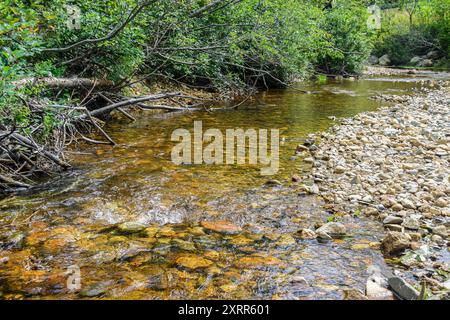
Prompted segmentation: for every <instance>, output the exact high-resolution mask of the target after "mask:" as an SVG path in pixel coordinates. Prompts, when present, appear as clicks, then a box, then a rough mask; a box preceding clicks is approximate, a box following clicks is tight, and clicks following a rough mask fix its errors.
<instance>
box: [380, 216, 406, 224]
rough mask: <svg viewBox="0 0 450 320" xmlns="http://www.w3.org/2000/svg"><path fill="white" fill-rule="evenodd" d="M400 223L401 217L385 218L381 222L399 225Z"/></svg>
mask: <svg viewBox="0 0 450 320" xmlns="http://www.w3.org/2000/svg"><path fill="white" fill-rule="evenodd" d="M402 222H403V218H402V217H397V216H394V215H390V216H387V217H386V218H385V219H384V220H383V224H401V223H402Z"/></svg>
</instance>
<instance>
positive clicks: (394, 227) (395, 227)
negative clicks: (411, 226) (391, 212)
mask: <svg viewBox="0 0 450 320" xmlns="http://www.w3.org/2000/svg"><path fill="white" fill-rule="evenodd" d="M384 227H385V228H386V229H388V230H390V231H397V232H403V231H405V230H404V228H403V227H402V226H401V225H399V224H385V225H384Z"/></svg>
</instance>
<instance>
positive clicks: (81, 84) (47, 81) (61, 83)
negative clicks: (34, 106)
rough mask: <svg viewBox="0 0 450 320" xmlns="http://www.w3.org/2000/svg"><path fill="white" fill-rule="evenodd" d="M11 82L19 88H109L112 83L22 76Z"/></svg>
mask: <svg viewBox="0 0 450 320" xmlns="http://www.w3.org/2000/svg"><path fill="white" fill-rule="evenodd" d="M12 84H13V85H14V86H15V87H16V88H21V87H24V86H27V85H34V86H37V85H44V86H47V87H50V88H57V89H59V88H67V89H78V88H87V87H94V86H96V87H97V88H109V87H112V86H113V85H114V84H113V82H112V81H110V80H104V79H88V78H54V77H46V78H24V79H21V80H18V81H13V82H12Z"/></svg>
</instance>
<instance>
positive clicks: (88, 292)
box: [78, 283, 107, 298]
mask: <svg viewBox="0 0 450 320" xmlns="http://www.w3.org/2000/svg"><path fill="white" fill-rule="evenodd" d="M106 287H107V285H106V283H96V284H93V285H90V286H88V287H87V288H85V289H83V290H81V291H80V292H79V293H78V295H79V296H80V297H83V298H94V297H99V296H102V295H104V294H105V292H106Z"/></svg>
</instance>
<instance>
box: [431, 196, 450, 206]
mask: <svg viewBox="0 0 450 320" xmlns="http://www.w3.org/2000/svg"><path fill="white" fill-rule="evenodd" d="M434 204H435V205H436V206H438V207H440V208H445V207H446V206H447V205H448V203H447V201H445V199H444V198H439V199H437V200H436V201H435V202H434Z"/></svg>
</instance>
